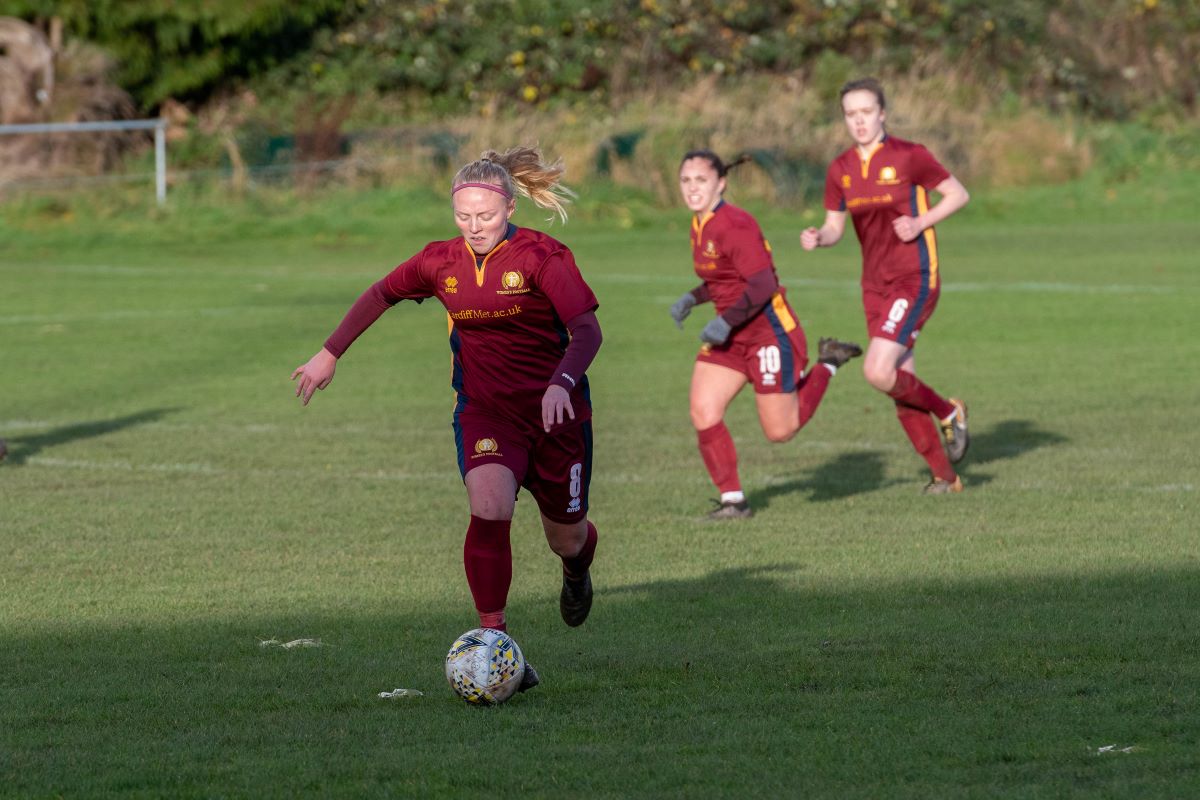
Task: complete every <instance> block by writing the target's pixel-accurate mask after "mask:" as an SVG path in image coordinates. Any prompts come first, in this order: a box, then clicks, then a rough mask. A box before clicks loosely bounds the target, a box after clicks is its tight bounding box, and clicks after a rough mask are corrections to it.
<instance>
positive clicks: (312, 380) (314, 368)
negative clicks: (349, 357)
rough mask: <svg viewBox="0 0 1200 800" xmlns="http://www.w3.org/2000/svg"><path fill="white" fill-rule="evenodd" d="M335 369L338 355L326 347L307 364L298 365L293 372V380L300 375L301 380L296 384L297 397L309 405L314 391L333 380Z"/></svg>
mask: <svg viewBox="0 0 1200 800" xmlns="http://www.w3.org/2000/svg"><path fill="white" fill-rule="evenodd" d="M335 369H337V356H335V355H334V354H333V353H331V352H329V351H328V350H326V349H325V348H324V347H322V348H321V352H319V353H317V354H316V355H315V356H313V357H312V358H310V359H309V360H308V363H307V364H301V365H300V366H298V367H296V370H295V371H294V372H293V373H292V380H296V376H299V377H300V382H299V383H297V384H296V397H299V398H300V402H302V403H303V404H304V405H308V401H309V400H311V399H312V396H313V393H314V392H316V391H317V390H318V389H324V388H325V387H326V386H328V385H329V383H330V381H332V380H333V372H334V370H335Z"/></svg>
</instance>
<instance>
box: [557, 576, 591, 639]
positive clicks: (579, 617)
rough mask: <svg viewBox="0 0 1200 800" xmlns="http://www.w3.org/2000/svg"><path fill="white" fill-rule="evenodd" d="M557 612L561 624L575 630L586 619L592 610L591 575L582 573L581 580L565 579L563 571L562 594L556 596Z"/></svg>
mask: <svg viewBox="0 0 1200 800" xmlns="http://www.w3.org/2000/svg"><path fill="white" fill-rule="evenodd" d="M558 610H559V612H560V613H561V614H562V618H563V622H565V623H567V624H568V625H570V626H571V627H572V628H577V627H579V626H580V625H582V624H583V621H584V620H585V619H587V618H588V612H590V611H591V610H592V573H591V572H590V571H589V572H585V573H583V579H582V580H575V579H573V578H569V577H567V573H566V571H565V570H564V571H563V585H562V593H561V594H560V595H559V596H558Z"/></svg>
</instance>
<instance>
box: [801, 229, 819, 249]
mask: <svg viewBox="0 0 1200 800" xmlns="http://www.w3.org/2000/svg"><path fill="white" fill-rule="evenodd" d="M800 246H801V247H803V248H804V249H805V250H816V249H817V248H818V247H820V246H821V231H819V230H817V229H816V228H805V229H804V231H803V232H802V233H801V234H800Z"/></svg>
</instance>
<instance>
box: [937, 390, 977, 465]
mask: <svg viewBox="0 0 1200 800" xmlns="http://www.w3.org/2000/svg"><path fill="white" fill-rule="evenodd" d="M949 400H950V404H951V405H953V406H954V414H953V416H951V417H950V419H949V421H942V422H941V423H940V424H941V426H942V438H943V439H944V440H945V441H946V457H947V458H949V459H950V463H951V464H957V463H958V462H960V461H962V460H963V456H965V455H966V454H967V445H969V444H970V443H971V437H970V436H968V435H967V404H966V403H964V402H963V401H962V400H958V399H956V398H954V397H951V398H949Z"/></svg>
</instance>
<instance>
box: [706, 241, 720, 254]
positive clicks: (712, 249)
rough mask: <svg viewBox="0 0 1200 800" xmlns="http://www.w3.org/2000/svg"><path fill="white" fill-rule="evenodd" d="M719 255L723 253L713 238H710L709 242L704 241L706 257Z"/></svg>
mask: <svg viewBox="0 0 1200 800" xmlns="http://www.w3.org/2000/svg"><path fill="white" fill-rule="evenodd" d="M719 255H721V254H720V253H718V252H717V246H716V245H715V244H713V240H712V239H709V240H708V241H707V242H705V243H704V257H705V258H717V257H718V256H719Z"/></svg>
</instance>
